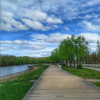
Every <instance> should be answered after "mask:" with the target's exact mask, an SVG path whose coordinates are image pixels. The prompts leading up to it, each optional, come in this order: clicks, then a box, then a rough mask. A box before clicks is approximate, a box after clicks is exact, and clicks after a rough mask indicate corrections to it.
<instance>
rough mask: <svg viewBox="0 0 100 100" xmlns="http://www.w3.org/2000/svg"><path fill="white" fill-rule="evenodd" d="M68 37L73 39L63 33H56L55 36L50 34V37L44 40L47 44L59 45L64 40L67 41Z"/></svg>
mask: <svg viewBox="0 0 100 100" xmlns="http://www.w3.org/2000/svg"><path fill="white" fill-rule="evenodd" d="M67 37H71V35H69V34H61V33H54V34H50V35H49V36H47V37H46V38H45V39H44V41H45V42H49V43H59V42H61V41H62V40H63V39H66V38H67Z"/></svg>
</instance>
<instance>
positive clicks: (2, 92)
mask: <svg viewBox="0 0 100 100" xmlns="http://www.w3.org/2000/svg"><path fill="white" fill-rule="evenodd" d="M36 67H38V68H36ZM48 67H49V66H48V65H36V66H35V68H36V70H35V71H32V72H30V73H25V74H23V75H20V76H18V77H17V78H16V79H15V80H12V81H6V82H2V83H0V100H22V98H23V97H24V96H25V95H26V93H27V92H28V91H29V89H30V88H31V87H32V85H33V84H34V83H35V82H30V80H37V79H38V78H39V76H40V75H41V74H42V73H43V71H44V70H45V69H46V68H48Z"/></svg>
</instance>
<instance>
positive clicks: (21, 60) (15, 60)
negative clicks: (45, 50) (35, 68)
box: [0, 55, 46, 66]
mask: <svg viewBox="0 0 100 100" xmlns="http://www.w3.org/2000/svg"><path fill="white" fill-rule="evenodd" d="M44 62H46V61H45V58H44V57H43V58H34V57H28V56H23V57H16V56H12V55H0V65H1V66H9V65H23V64H37V63H44Z"/></svg>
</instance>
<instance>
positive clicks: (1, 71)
mask: <svg viewBox="0 0 100 100" xmlns="http://www.w3.org/2000/svg"><path fill="white" fill-rule="evenodd" d="M29 65H33V64H28V65H15V66H6V67H0V77H2V76H6V75H10V74H15V73H19V72H23V71H25V70H28V69H29V68H28V66H29Z"/></svg>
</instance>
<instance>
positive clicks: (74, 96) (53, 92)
mask: <svg viewBox="0 0 100 100" xmlns="http://www.w3.org/2000/svg"><path fill="white" fill-rule="evenodd" d="M23 100H100V88H98V87H96V86H94V85H92V84H90V83H88V82H87V81H85V80H83V79H81V78H79V77H77V76H74V75H72V74H70V73H68V72H66V71H64V70H63V69H61V68H58V67H57V66H54V65H50V67H49V68H48V69H46V70H45V71H44V73H43V74H42V76H41V77H40V79H39V80H38V81H37V82H36V84H35V85H34V86H33V87H32V88H31V90H30V91H29V93H28V94H27V95H26V96H25V97H24V99H23Z"/></svg>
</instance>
